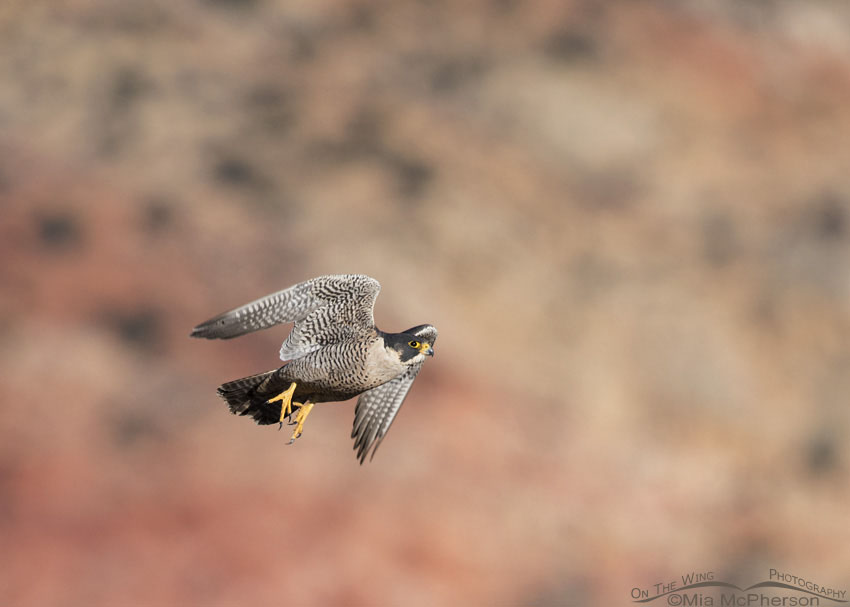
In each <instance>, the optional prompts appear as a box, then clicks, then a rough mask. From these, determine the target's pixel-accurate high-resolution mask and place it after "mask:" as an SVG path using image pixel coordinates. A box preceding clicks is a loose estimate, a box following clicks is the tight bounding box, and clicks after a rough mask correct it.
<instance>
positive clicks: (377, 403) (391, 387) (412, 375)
mask: <svg viewBox="0 0 850 607" xmlns="http://www.w3.org/2000/svg"><path fill="white" fill-rule="evenodd" d="M422 365H423V363H422V362H420V363H418V364H415V365H411V366H410V367H409V368H408V369H407V370H406V371H405V372H404V373H402V374H401V375H399V376H398V377H396V378H395V379H391V380H390V381H388V382H387V383H385V384H382V385H380V386H378V387H377V388H373V389H371V390H369V391H368V392H364V393H363V394H361V395H360V398H359V399H357V406H356V407H355V409H354V428H353V429H352V430H351V438H353V439H355V440H354V448H355V449H357V457H358V459H359V460H360V463H361V464H362V463H363V462H364V461H366V455H367V454H368V453H369V449H371V448H372V446H373V445H374V447H375V448H374V449H372V456H371V457H370V458H369V460H370V461H371V459H372V457H375V451H377V450H378V446H379V445H380V444H381V441H382V440H384V436H385V435H386V433H387V432H388V431H389V429H390V426H391V425H392V423H393V420H394V419H395V416H396V414H397V413H398V410H399V409H400V408H401V405H402V403H403V402H404V398H405V397H406V396H407V392H408V390H410V386H411V385H413V380H414V379H416V376H417V375H418V374H419V370H420V369H422Z"/></svg>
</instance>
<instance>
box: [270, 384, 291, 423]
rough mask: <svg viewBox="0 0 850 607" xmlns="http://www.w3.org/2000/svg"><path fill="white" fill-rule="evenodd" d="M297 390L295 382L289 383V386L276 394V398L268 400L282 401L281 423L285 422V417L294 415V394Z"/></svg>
mask: <svg viewBox="0 0 850 607" xmlns="http://www.w3.org/2000/svg"><path fill="white" fill-rule="evenodd" d="M294 392H295V382H292V383H291V384H289V387H288V388H287V389H286V390H284V391H283V392H281V393H280V394H278V395H277V396H275V397H274V398H270V399H269V400H267V401H266V402H267V403H274V402H277V401H281V404H280V423H283V419H284V418H285V417H289V416H290V415H292V395H293V393H294Z"/></svg>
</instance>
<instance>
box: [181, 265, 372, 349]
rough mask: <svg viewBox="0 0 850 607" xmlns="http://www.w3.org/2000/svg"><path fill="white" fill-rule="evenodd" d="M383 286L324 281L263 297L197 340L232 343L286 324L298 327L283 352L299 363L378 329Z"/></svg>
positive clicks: (198, 330) (345, 277)
mask: <svg viewBox="0 0 850 607" xmlns="http://www.w3.org/2000/svg"><path fill="white" fill-rule="evenodd" d="M380 290H381V285H380V283H378V281H377V280H375V279H374V278H370V277H369V276H364V275H362V274H338V275H331V276H319V277H318V278H313V279H310V280H307V281H305V282H302V283H299V284H297V285H295V286H292V287H289V288H288V289H284V290H283V291H278V292H277V293H272V294H271V295H266V296H265V297H261V298H260V299H257V300H255V301H252V302H251V303H248V304H245V305H244V306H240V307H238V308H234V309H233V310H230V311H228V312H224V313H223V314H219V315H218V316H216V317H215V318H211V319H210V320H208V321H206V322H204V323H201V324H200V325H198V326H197V327H195V328H194V329H193V330H192V334H191V335H192V337H203V338H205V339H231V338H233V337H239V336H240V335H245V334H246V333H252V332H254V331H259V330H261V329H267V328H269V327H273V326H275V325H279V324H282V323H289V322H292V323H295V325H294V326H293V327H292V332H291V333H290V334H289V337H287V338H286V341H284V342H283V346H281V349H280V357H281V359H283V360H291V359H293V358H299V357H301V356H304V355H305V354H309V353H310V352H313V351H314V350H317V349H319V348H321V347H322V346H324V345H327V344H331V343H336V342H338V341H340V340H341V339H343V338H345V337H347V336H350V335H352V334H357V333H363V332H367V331H370V330H372V329H374V326H375V318H374V316H373V308H374V306H375V299H376V298H377V297H378V293H379V292H380Z"/></svg>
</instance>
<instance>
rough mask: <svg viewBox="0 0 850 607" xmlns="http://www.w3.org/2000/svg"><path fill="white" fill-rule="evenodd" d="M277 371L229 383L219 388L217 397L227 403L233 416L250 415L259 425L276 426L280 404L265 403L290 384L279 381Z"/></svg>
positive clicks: (282, 380)
mask: <svg viewBox="0 0 850 607" xmlns="http://www.w3.org/2000/svg"><path fill="white" fill-rule="evenodd" d="M279 371H280V369H275V370H274V371H267V372H266V373H260V374H258V375H251V376H249V377H243V378H242V379H236V380H233V381H229V382H227V383H226V384H222V385H221V386H220V387H219V389H218V395H219V396H220V397H221V398H223V399H224V400H225V401H227V406H228V408H230V412H231V413H233V414H234V415H250V416H251V417H253V418H254V420H255V421H256V422H257V423H258V424H261V425H266V424H276V423H278V422H279V421H280V412H281V402H280V401H275V402H273V403H270V402H267V401H268V400H269V399H270V398H274V397H275V396H277V395H278V394H280V393H281V392H283V391H284V390H286V389H287V388H288V387H289V383H290V382H288V381H286V380H284V379H281V377H280V374H279V373H278V372H279Z"/></svg>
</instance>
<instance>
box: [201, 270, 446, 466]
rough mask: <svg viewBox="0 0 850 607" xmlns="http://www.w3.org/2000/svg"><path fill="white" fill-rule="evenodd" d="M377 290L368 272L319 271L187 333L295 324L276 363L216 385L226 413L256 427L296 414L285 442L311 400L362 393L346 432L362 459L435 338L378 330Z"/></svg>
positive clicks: (227, 334) (424, 329)
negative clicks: (351, 425)
mask: <svg viewBox="0 0 850 607" xmlns="http://www.w3.org/2000/svg"><path fill="white" fill-rule="evenodd" d="M380 290H381V285H380V284H379V283H378V281H377V280H375V279H374V278H370V277H369V276H364V275H360V274H338V275H332V276H319V277H318V278H313V279H311V280H307V281H305V282H302V283H299V284H297V285H295V286H292V287H289V288H288V289H284V290H283V291H278V292H277V293H272V294H271V295H267V296H265V297H262V298H260V299H258V300H256V301H252V302H251V303H248V304H245V305H244V306H241V307H239V308H235V309H233V310H230V311H229V312H224V313H223V314H220V315H218V316H216V317H215V318H211V319H210V320H208V321H206V322H204V323H201V324H200V325H198V326H197V327H195V328H194V330H193V331H192V337H203V338H206V339H231V338H233V337H239V336H240V335H245V334H246V333H251V332H253V331H259V330H260V329H267V328H268V327H272V326H274V325H278V324H281V323H290V322H291V323H294V326H293V327H292V331H291V332H290V333H289V336H288V337H287V338H286V341H284V342H283V345H282V346H281V348H280V358H281V360H283V361H286V362H284V365H283V366H282V367H280V368H279V369H275V370H273V371H267V372H266V373H260V374H259V375H251V376H250V377H243V378H242V379H237V380H234V381H230V382H227V383H226V384H222V385H221V386H220V387H219V389H218V394H219V396H221V398H223V399H224V400H225V401H227V404H228V407H229V408H230V412H231V413H234V414H236V415H250V416H251V417H253V418H254V420H255V421H256V422H257V423H258V424H277V423H280V424H281V426H282V425H283V422H284V420H286V421H287V422H290V420H291V419H292V418H293V416H294V420H293V421H291V422H290V424H291V425H295V431H294V432H293V433H292V438H291V439H290V441H289V443H290V444H292V443H293V442H295V439H297V438H298V437H299V436H301V433H302V431H303V430H304V421H305V420H306V419H307V416H308V415H309V414H310V411H311V410H312V409H313V405H315V404H316V403H325V402H331V401H341V400H348V399H349V398H353V397H354V396H357V395H360V398H359V399H358V400H357V406H356V408H355V410H354V429H353V430H352V431H351V437H352V438H353V439H355V440H354V448H355V449H356V450H357V457H358V459H359V460H360V463H361V464H362V463H363V462H364V461H365V460H366V456H367V455H368V454H369V451H370V449H371V453H372V456H371V457H374V456H375V451H376V450H377V449H378V445H380V444H381V441H382V440H383V438H384V436H385V435H386V433H387V431H388V430H389V429H390V425H391V424H392V423H393V419H395V416H396V414H397V413H398V410H399V408H400V407H401V404H402V403H403V402H404V398H405V396H407V391H408V390H410V386H411V385H412V384H413V380H414V379H416V375H417V374H418V373H419V371H420V370H421V369H422V365H423V364H424V363H425V358H426V357H427V356H433V355H434V349H433V346H434V341H435V340H436V339H437V329H436V328H435V327H433V326H431V325H419V326H416V327H413V328H411V329H408V330H407V331H402V332H401V333H384V332H383V331H381V330H380V329H378V328H377V327H376V326H375V319H374V316H373V308H374V306H375V299H376V298H377V297H378V292H379V291H380Z"/></svg>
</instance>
